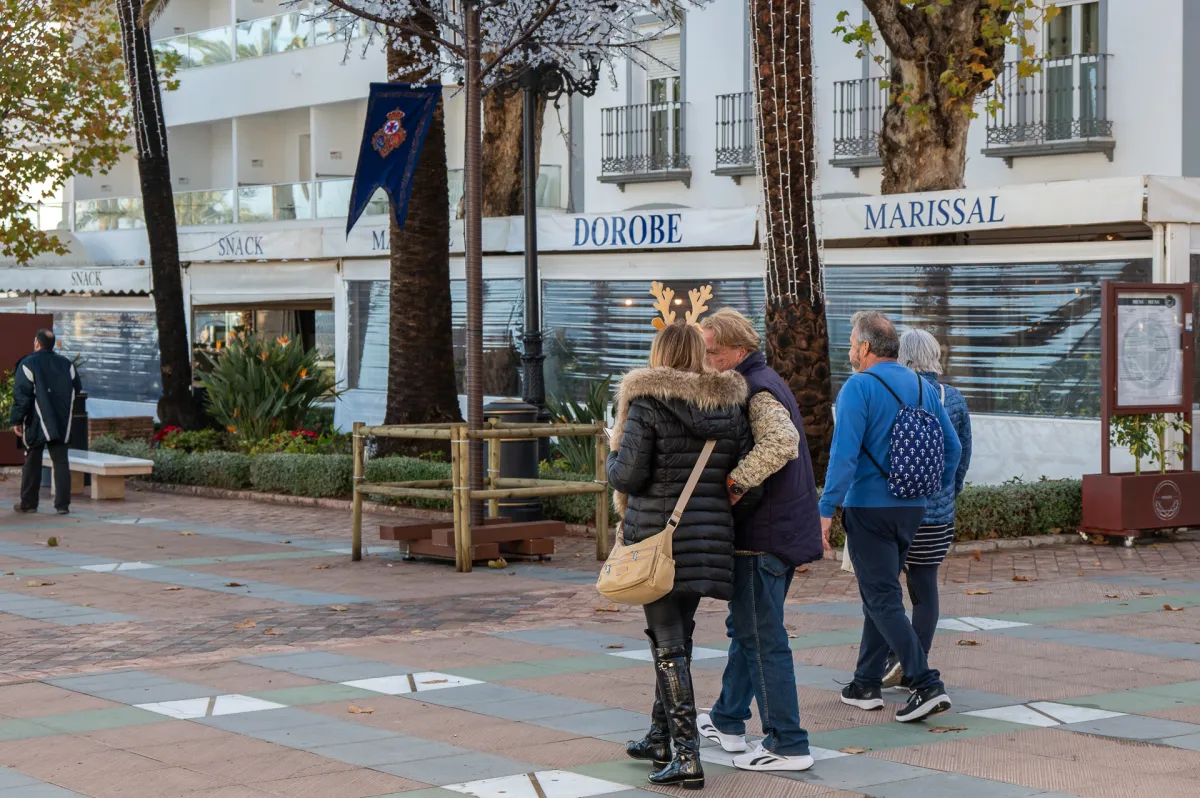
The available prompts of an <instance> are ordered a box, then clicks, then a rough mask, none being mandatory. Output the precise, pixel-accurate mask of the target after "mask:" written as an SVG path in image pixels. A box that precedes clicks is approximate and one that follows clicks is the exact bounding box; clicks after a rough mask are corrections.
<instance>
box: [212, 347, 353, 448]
mask: <svg viewBox="0 0 1200 798" xmlns="http://www.w3.org/2000/svg"><path fill="white" fill-rule="evenodd" d="M201 357H202V359H203V360H204V362H203V363H202V368H201V369H200V371H199V378H200V382H201V383H203V385H204V387H205V388H206V389H207V398H208V408H207V409H208V413H209V415H211V416H212V417H213V418H214V419H216V421H217V422H218V423H219V424H220V425H221V426H223V427H224V428H225V429H226V430H228V432H229V434H230V435H232V436H233V438H234V440H235V441H237V442H239V443H242V442H245V441H261V440H266V439H267V438H270V437H271V436H272V435H274V434H275V433H276V432H288V431H291V430H298V429H300V428H301V427H302V425H303V424H304V420H305V418H306V417H307V416H308V413H309V411H310V410H311V409H312V407H313V405H314V404H316V403H317V402H318V401H321V400H322V399H324V398H325V397H327V396H328V395H329V394H330V393H331V392H333V388H334V385H335V382H334V379H333V377H332V376H331V375H330V374H329V373H328V372H325V371H322V370H321V369H320V368H319V365H318V364H319V361H320V356H319V355H318V354H317V350H316V349H310V350H308V351H305V350H304V348H303V347H302V346H301V345H300V344H299V343H298V342H296V341H289V340H288V339H287V338H279V339H277V340H275V341H268V342H266V343H263V342H260V341H258V340H256V339H253V338H245V337H241V338H237V339H235V340H234V341H233V342H231V343H230V345H229V346H228V347H227V348H226V349H224V350H222V351H220V352H218V353H215V354H203V353H202V354H201Z"/></svg>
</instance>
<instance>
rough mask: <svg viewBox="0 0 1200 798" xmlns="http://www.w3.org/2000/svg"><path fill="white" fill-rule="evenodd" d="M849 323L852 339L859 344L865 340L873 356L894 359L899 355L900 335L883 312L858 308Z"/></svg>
mask: <svg viewBox="0 0 1200 798" xmlns="http://www.w3.org/2000/svg"><path fill="white" fill-rule="evenodd" d="M850 325H851V327H852V328H853V330H854V333H853V335H854V340H855V341H858V342H859V343H860V344H861V343H863V342H864V341H865V342H866V343H867V345H868V346H869V347H870V348H871V353H872V354H874V355H875V357H882V358H886V359H889V360H895V359H896V357H897V356H899V354H900V336H899V335H898V334H897V333H896V325H894V324H892V320H891V319H889V318H888V317H887V316H886V315H884V314H883V313H880V312H879V311H878V310H860V311H859V312H858V313H855V314H854V316H852V317H851V319H850Z"/></svg>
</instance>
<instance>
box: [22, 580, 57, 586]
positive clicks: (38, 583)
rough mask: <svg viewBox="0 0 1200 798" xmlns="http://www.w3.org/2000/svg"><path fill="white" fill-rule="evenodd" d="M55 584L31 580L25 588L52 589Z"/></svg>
mask: <svg viewBox="0 0 1200 798" xmlns="http://www.w3.org/2000/svg"><path fill="white" fill-rule="evenodd" d="M52 584H54V583H53V582H43V581H41V580H40V579H30V580H29V581H28V582H26V583H25V587H50V585H52Z"/></svg>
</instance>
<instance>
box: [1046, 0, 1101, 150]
mask: <svg viewBox="0 0 1200 798" xmlns="http://www.w3.org/2000/svg"><path fill="white" fill-rule="evenodd" d="M1100 21H1101V8H1100V2H1099V0H1092V1H1091V2H1081V3H1070V4H1065V5H1060V6H1059V8H1058V14H1057V15H1056V16H1055V17H1054V18H1053V19H1051V20H1049V21H1048V22H1047V23H1046V25H1045V35H1046V64H1045V70H1046V126H1047V131H1046V132H1047V136H1046V137H1047V138H1048V139H1070V138H1076V137H1081V136H1082V137H1087V136H1090V135H1095V131H1093V130H1092V128H1094V127H1095V123H1096V120H1097V119H1099V118H1101V112H1102V109H1101V108H1100V105H1101V97H1100V83H1101V68H1102V65H1101V63H1100V59H1101V52H1100V36H1101V26H1100ZM1076 120H1078V122H1077V121H1076Z"/></svg>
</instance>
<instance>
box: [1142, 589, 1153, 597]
mask: <svg viewBox="0 0 1200 798" xmlns="http://www.w3.org/2000/svg"><path fill="white" fill-rule="evenodd" d="M1138 595H1139V596H1153V595H1154V591H1153V590H1139V591H1138Z"/></svg>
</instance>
